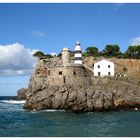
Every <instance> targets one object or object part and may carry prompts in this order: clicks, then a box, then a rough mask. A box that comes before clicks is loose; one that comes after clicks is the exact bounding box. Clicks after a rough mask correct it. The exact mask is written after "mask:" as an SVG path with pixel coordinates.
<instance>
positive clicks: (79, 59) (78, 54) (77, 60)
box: [74, 41, 82, 64]
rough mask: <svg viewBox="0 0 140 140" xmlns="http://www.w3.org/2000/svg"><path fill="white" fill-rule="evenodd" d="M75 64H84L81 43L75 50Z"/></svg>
mask: <svg viewBox="0 0 140 140" xmlns="http://www.w3.org/2000/svg"><path fill="white" fill-rule="evenodd" d="M74 64H82V49H81V47H80V42H79V41H77V43H76V47H75V50H74Z"/></svg>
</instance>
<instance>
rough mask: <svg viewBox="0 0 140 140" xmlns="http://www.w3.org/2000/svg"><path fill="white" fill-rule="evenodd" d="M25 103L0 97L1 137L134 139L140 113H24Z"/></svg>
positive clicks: (137, 130) (137, 129) (138, 133)
mask: <svg viewBox="0 0 140 140" xmlns="http://www.w3.org/2000/svg"><path fill="white" fill-rule="evenodd" d="M23 104H24V101H16V100H13V99H11V97H0V136H1V137H57V136H58V137H59V136H62V137H63V136H64V137H72V136H73V137H77V136H78V137H106V136H107V137H108V136H109V137H110V136H111V137H131V136H133V137H136V136H140V111H116V112H102V113H101V112H100V113H72V112H67V111H64V110H44V111H26V110H24V109H23Z"/></svg>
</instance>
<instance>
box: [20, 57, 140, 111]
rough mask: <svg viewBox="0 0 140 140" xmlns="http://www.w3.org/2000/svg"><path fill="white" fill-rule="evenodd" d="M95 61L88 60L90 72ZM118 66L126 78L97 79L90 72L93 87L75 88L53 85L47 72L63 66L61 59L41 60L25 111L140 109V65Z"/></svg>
mask: <svg viewBox="0 0 140 140" xmlns="http://www.w3.org/2000/svg"><path fill="white" fill-rule="evenodd" d="M95 61H97V58H96V59H95V58H86V59H84V62H85V64H86V66H88V67H90V68H92V67H93V64H94V62H95ZM125 61H126V63H125ZM114 62H115V64H116V68H115V70H116V73H117V74H118V75H122V76H121V77H120V76H118V77H114V78H113V77H112V78H111V77H104V78H96V77H93V74H92V72H91V71H89V70H88V69H86V73H88V76H89V77H90V84H87V85H86V84H85V85H82V86H80V85H79V86H75V84H73V83H71V82H72V81H69V82H68V83H69V84H67V83H63V84H59V85H53V84H51V85H50V84H49V80H48V77H47V75H46V69H47V68H48V67H55V66H56V65H61V59H60V58H53V59H47V60H46V59H45V60H40V61H39V62H38V63H37V65H36V69H35V72H34V74H33V75H32V77H31V79H30V82H29V86H28V89H27V91H26V103H25V104H24V108H25V109H37V110H40V109H65V110H69V111H74V112H91V111H106V110H115V109H121V108H135V107H137V108H139V107H140V87H139V85H140V81H139V78H140V75H139V72H140V61H139V60H121V59H115V58H114ZM124 67H125V68H124ZM124 75H127V76H124ZM128 75H129V76H128ZM77 82H78V81H77ZM24 91H25V90H24ZM21 93H22V92H21Z"/></svg>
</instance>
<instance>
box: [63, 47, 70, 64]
mask: <svg viewBox="0 0 140 140" xmlns="http://www.w3.org/2000/svg"><path fill="white" fill-rule="evenodd" d="M62 62H63V65H64V66H66V65H68V64H69V63H70V62H71V58H70V50H69V48H63V51H62Z"/></svg>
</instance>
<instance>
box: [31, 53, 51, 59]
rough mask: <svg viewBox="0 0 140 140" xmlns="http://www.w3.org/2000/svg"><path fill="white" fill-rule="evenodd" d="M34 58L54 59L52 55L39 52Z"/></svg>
mask: <svg viewBox="0 0 140 140" xmlns="http://www.w3.org/2000/svg"><path fill="white" fill-rule="evenodd" d="M33 56H34V57H37V58H38V59H45V58H53V56H52V55H51V54H44V53H43V52H41V51H37V52H36V53H34V54H33Z"/></svg>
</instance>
